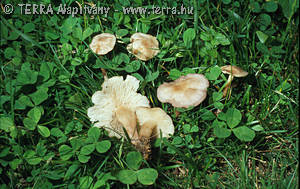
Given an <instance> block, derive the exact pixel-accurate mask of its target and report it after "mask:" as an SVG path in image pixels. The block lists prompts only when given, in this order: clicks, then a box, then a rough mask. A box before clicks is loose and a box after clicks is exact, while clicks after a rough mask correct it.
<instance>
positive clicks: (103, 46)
mask: <svg viewBox="0 0 300 189" xmlns="http://www.w3.org/2000/svg"><path fill="white" fill-rule="evenodd" d="M115 44H116V37H115V36H114V35H113V34H110V33H102V34H99V35H96V36H95V37H94V38H93V39H92V42H91V44H90V48H91V50H92V51H93V52H94V53H96V54H98V55H105V54H107V53H109V52H110V51H111V50H113V48H114V47H115Z"/></svg>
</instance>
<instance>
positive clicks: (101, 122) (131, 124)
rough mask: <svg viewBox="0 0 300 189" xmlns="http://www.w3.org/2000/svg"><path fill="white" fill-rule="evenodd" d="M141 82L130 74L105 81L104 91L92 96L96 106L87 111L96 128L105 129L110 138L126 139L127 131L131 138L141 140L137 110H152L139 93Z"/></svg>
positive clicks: (146, 100)
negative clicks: (138, 108)
mask: <svg viewBox="0 0 300 189" xmlns="http://www.w3.org/2000/svg"><path fill="white" fill-rule="evenodd" d="M138 87H139V80H137V79H136V78H135V77H133V76H130V75H128V76H127V77H126V79H125V80H123V77H122V76H115V77H112V78H109V79H107V80H105V81H104V83H103V84H102V90H101V91H97V92H95V93H94V94H93V96H92V102H93V103H94V106H93V107H90V108H89V109H88V110H87V115H88V117H89V118H90V120H91V121H92V122H94V123H95V124H94V126H96V127H103V128H105V129H106V130H107V131H108V134H109V136H110V137H113V136H115V137H117V138H120V137H125V133H124V130H123V128H124V129H125V130H126V132H127V133H128V135H129V137H130V139H132V140H135V139H137V137H138V136H137V131H136V124H137V120H136V115H135V111H136V108H137V107H150V105H149V101H148V99H147V98H146V97H145V96H142V95H141V94H139V93H137V89H138Z"/></svg>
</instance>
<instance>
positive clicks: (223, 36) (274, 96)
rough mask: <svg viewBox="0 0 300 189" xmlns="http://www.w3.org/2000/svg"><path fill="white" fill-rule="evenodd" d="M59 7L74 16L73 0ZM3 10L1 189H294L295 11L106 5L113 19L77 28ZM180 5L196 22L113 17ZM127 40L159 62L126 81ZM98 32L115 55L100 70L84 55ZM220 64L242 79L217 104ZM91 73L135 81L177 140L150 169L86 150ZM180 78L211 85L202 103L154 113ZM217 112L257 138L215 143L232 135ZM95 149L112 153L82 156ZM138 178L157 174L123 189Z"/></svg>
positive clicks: (220, 5) (163, 144) (122, 143)
mask: <svg viewBox="0 0 300 189" xmlns="http://www.w3.org/2000/svg"><path fill="white" fill-rule="evenodd" d="M47 2H48V1H47V0H44V1H41V2H38V3H43V4H47ZM32 3H33V2H32ZM62 3H66V4H67V5H68V6H72V7H78V5H77V3H75V1H72V0H64V1H62ZM80 3H83V1H82V2H81V1H80ZM6 4H13V5H14V6H15V10H14V12H13V13H12V14H4V12H3V9H2V10H1V41H0V45H1V50H0V54H1V60H0V61H1V63H0V68H1V70H0V73H1V74H0V95H1V96H0V98H1V100H0V164H1V166H0V175H1V176H0V183H1V184H0V188H70V189H71V188H93V187H94V188H97V187H99V188H297V187H298V182H299V177H298V170H299V168H298V166H299V162H298V159H299V154H298V146H299V140H298V134H299V131H298V124H299V111H298V109H299V87H298V85H299V52H298V51H299V33H298V25H299V17H298V14H299V1H297V0H289V1H287V0H278V1H262V0H258V1H252V0H245V1H230V0H223V1H221V0H219V1H208V0H207V1H205V0H201V1H194V2H189V1H185V0H184V1H182V2H180V3H179V2H178V3H176V2H175V1H172V0H169V1H164V2H162V1H154V2H151V1H147V2H143V3H141V2H140V1H138V0H137V1H135V2H133V3H131V4H130V3H129V2H128V1H126V0H125V1H115V2H109V1H104V2H102V3H101V4H100V3H98V4H97V6H99V7H100V6H105V7H110V8H111V10H119V11H110V12H109V14H108V15H107V17H105V16H102V15H94V16H93V15H85V14H83V15H76V16H75V17H74V18H73V17H72V16H69V15H61V14H59V15H57V14H53V15H33V14H29V15H25V14H20V8H18V7H17V3H14V1H10V0H6V1H3V2H1V7H4V6H5V5H6ZM182 4H183V5H184V6H185V7H191V6H193V7H194V9H196V10H197V11H196V12H194V14H191V15H188V14H183V15H172V14H168V15H152V14H149V15H139V14H129V15H124V14H123V13H122V6H129V5H130V6H135V7H138V6H144V7H146V6H149V7H152V5H155V6H157V7H180V6H181V5H182ZM58 6H59V3H53V4H52V7H53V8H55V7H56V8H58ZM188 29H189V31H188ZM136 31H138V32H143V33H149V34H152V35H154V36H156V37H157V39H158V40H159V43H160V53H159V54H158V55H157V56H156V57H154V58H153V59H151V60H149V61H147V62H142V61H138V62H137V63H136V64H138V65H139V67H137V68H136V69H134V70H132V71H130V69H129V68H128V67H126V66H128V65H129V64H131V63H132V62H133V61H134V60H136V59H135V57H134V56H132V55H130V54H128V53H127V50H126V45H127V44H128V43H129V39H130V36H131V35H132V34H133V33H135V32H136ZM102 32H109V33H113V34H115V35H117V36H119V37H118V41H120V42H121V43H117V44H116V46H115V48H114V50H113V51H112V52H110V53H109V54H107V55H105V56H102V57H100V58H99V57H97V56H95V55H94V54H93V53H92V52H91V51H90V50H89V47H88V44H89V43H90V42H91V39H92V37H93V36H95V35H96V34H99V33H102ZM185 32H187V33H186V35H185ZM188 32H192V33H188ZM193 32H194V34H195V35H194V36H195V37H192V39H189V37H191V36H193ZM187 34H188V35H187ZM184 36H186V37H184ZM228 64H232V65H236V66H239V67H241V68H242V69H244V70H246V71H247V72H248V73H249V75H248V76H247V77H245V78H235V79H234V80H233V85H234V86H235V87H234V88H233V89H232V92H231V97H230V98H218V95H220V92H221V89H222V87H224V83H225V82H226V78H227V75H223V74H222V73H220V67H221V66H224V65H228ZM100 68H104V69H106V71H107V73H108V76H109V77H113V76H126V75H134V76H135V77H137V78H138V79H139V80H141V82H140V88H139V92H140V93H141V94H143V95H145V96H147V97H148V99H149V100H150V104H151V106H152V107H161V108H162V109H164V110H165V111H166V112H167V113H168V114H169V115H170V116H171V117H172V120H173V123H174V126H175V134H174V136H172V137H171V138H169V139H164V140H156V141H153V143H152V154H151V158H150V159H149V160H139V162H137V163H138V164H139V166H138V167H137V168H136V169H135V168H132V166H136V165H135V164H134V163H132V162H130V158H129V157H128V156H129V155H128V154H130V153H129V152H132V151H136V150H135V148H134V147H133V146H132V145H131V144H130V143H129V142H128V141H127V140H126V139H121V140H119V139H116V138H109V137H108V136H107V133H106V132H105V131H104V130H103V129H100V130H99V135H98V138H97V140H96V141H94V142H91V141H90V140H91V137H92V136H91V135H92V134H91V133H92V132H90V133H89V132H88V131H89V129H90V128H91V127H92V123H91V122H90V120H89V118H88V116H87V113H86V112H87V109H88V108H89V107H91V106H92V105H93V104H92V102H91V96H92V94H94V93H95V92H96V91H97V90H101V84H102V83H103V76H102V74H101V70H100ZM187 73H201V74H204V75H205V76H206V77H207V78H208V79H209V80H210V87H209V88H208V95H207V98H206V100H205V101H204V102H203V103H201V104H200V105H199V106H197V107H194V108H189V109H178V108H177V109H175V108H174V107H172V106H171V105H170V104H166V103H161V102H159V101H158V99H157V97H156V89H157V87H158V86H159V85H160V84H162V83H163V82H168V81H172V80H174V79H176V78H178V77H179V76H181V75H185V74H187ZM217 109H220V110H221V111H222V113H221V114H226V113H227V112H230V111H235V112H238V113H236V114H240V115H241V118H240V119H237V118H235V119H237V120H234V121H237V124H238V125H237V126H234V127H241V126H245V127H247V128H249V129H251V130H255V137H254V138H250V139H249V138H248V140H245V138H243V137H240V138H239V137H236V133H234V134H233V133H231V135H230V136H229V137H226V138H220V136H219V135H218V134H216V132H215V129H216V127H224V128H227V129H228V128H229V127H231V123H230V122H228V120H226V119H225V120H224V119H222V118H221V116H218V117H216V116H215V114H214V113H216V111H217ZM178 112H180V114H179V115H177V113H178ZM228 114H229V113H228ZM219 115H220V114H219ZM229 130H231V129H229ZM232 130H234V129H232ZM93 133H94V132H93ZM247 136H248V135H247ZM248 137H249V136H248ZM101 141H106V142H107V143H110V144H111V146H110V147H109V149H106V150H104V151H98V150H94V151H93V152H92V153H90V154H89V153H86V154H84V153H85V152H83V151H84V150H83V149H84V148H83V147H85V146H88V145H91V144H97V145H100V144H98V143H97V142H101ZM62 146H63V147H62ZM64 150H65V151H64ZM85 150H86V149H85ZM67 156H69V157H67ZM146 168H152V169H155V170H156V171H157V173H158V177H157V179H156V180H155V182H154V184H152V185H150V186H146V185H143V184H141V183H142V182H143V181H140V180H139V181H136V182H135V183H134V184H130V185H129V184H128V185H126V184H123V183H122V182H126V181H125V179H126V178H124V177H121V176H120V174H119V173H120V171H121V170H131V171H132V170H133V171H134V173H135V172H136V173H137V174H138V172H141V170H142V169H146ZM152 176H153V174H152ZM149 177H150V176H149ZM127 179H128V178H127Z"/></svg>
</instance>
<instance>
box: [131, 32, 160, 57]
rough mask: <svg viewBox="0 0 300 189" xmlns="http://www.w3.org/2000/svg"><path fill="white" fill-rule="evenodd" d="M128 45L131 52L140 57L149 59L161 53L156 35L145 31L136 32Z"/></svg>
mask: <svg viewBox="0 0 300 189" xmlns="http://www.w3.org/2000/svg"><path fill="white" fill-rule="evenodd" d="M130 42H131V43H130V44H129V45H128V46H127V50H128V52H129V53H131V54H133V55H134V56H136V57H137V58H138V59H140V60H143V61H147V60H149V59H151V58H153V57H154V56H156V55H157V54H158V53H159V43H158V41H157V39H156V38H155V37H153V36H152V35H149V34H144V33H135V34H133V35H132V36H131V38H130Z"/></svg>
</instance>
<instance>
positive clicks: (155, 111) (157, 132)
mask: <svg viewBox="0 0 300 189" xmlns="http://www.w3.org/2000/svg"><path fill="white" fill-rule="evenodd" d="M136 117H137V120H138V123H139V140H137V141H136V142H135V143H134V145H135V146H136V148H137V149H138V150H139V151H140V152H141V153H142V154H143V156H144V158H145V159H148V157H149V154H150V153H151V149H150V140H151V138H152V137H153V138H160V136H161V137H166V138H168V137H170V135H173V134H174V125H173V121H172V119H171V117H170V116H169V115H168V114H167V113H166V112H165V111H163V110H162V109H161V108H147V107H138V108H137V109H136Z"/></svg>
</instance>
